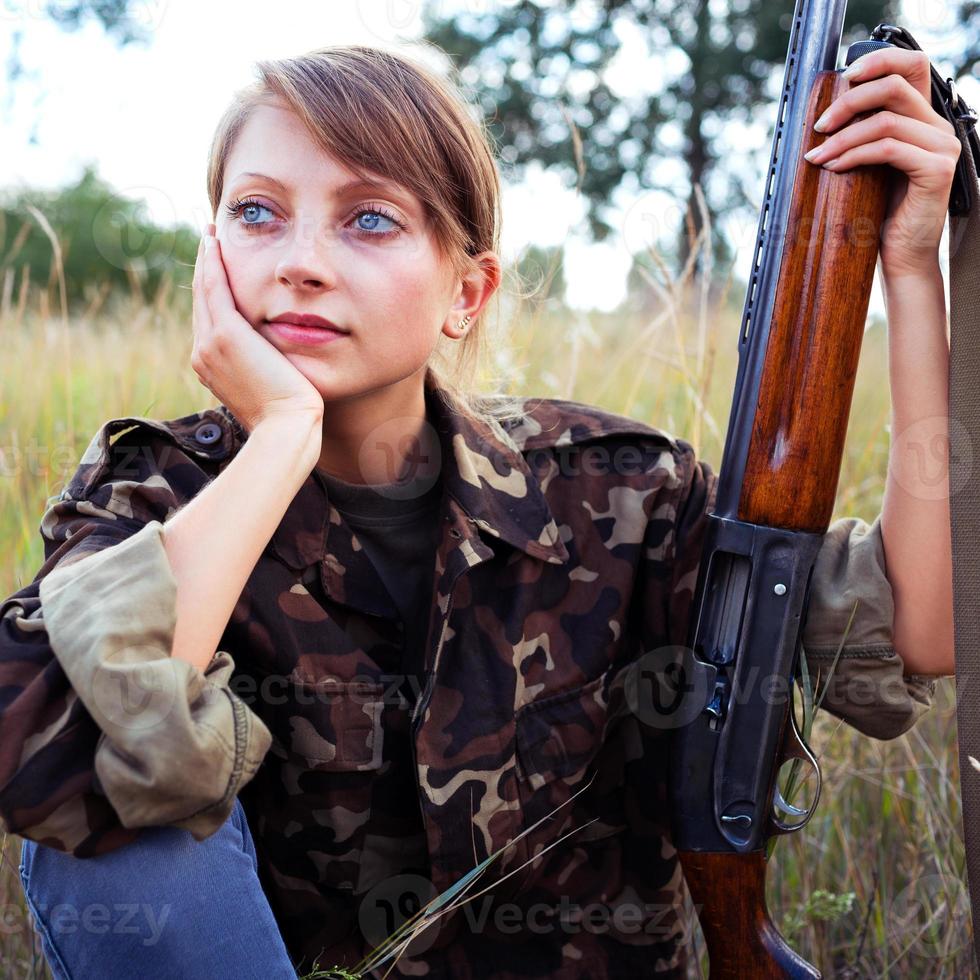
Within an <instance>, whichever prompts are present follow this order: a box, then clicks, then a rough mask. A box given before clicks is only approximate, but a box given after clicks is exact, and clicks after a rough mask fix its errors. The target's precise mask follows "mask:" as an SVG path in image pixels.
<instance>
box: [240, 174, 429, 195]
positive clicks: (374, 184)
mask: <svg viewBox="0 0 980 980" xmlns="http://www.w3.org/2000/svg"><path fill="white" fill-rule="evenodd" d="M243 177H251V178H253V179H255V180H264V181H266V182H267V183H269V184H272V185H273V186H274V187H278V188H279V189H280V190H281V191H283V192H284V193H289V188H288V187H287V186H286V185H285V184H284V183H283V182H282V181H281V180H276V178H275V177H270V176H269V175H268V174H260V173H257V172H255V171H254V170H246V171H244V172H243V173H240V174H239V175H238V176H237V177H235V178H234V180H232V181H231V182H230V184H234V183H235V182H236V181H239V180H241V179H242V178H243ZM229 186H230V185H229ZM362 190H379V191H389V192H391V193H394V194H396V195H398V196H400V197H403V198H407V199H408V201H409V202H410V201H411V198H410V197H409V196H408V193H407V192H406V191H404V190H402V188H401V187H399V186H398V185H397V184H394V183H392V182H391V181H389V180H379V179H377V178H369V177H368V178H365V177H358V178H356V179H355V180H349V181H347V183H345V184H341V185H340V186H339V187H338V188H337V189H336V190H335V191H334V197H336V198H341V197H344V195H346V194H351V193H353V192H354V191H362Z"/></svg>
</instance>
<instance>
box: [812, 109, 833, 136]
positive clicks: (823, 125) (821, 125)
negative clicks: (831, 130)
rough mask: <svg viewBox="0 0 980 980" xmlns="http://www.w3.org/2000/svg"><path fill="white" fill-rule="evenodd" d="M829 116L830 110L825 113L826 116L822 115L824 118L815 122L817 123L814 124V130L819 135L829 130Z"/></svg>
mask: <svg viewBox="0 0 980 980" xmlns="http://www.w3.org/2000/svg"><path fill="white" fill-rule="evenodd" d="M829 115H830V110H829V109H828V110H827V111H826V112H825V113H824V114H823V115H822V116H821V117H820V118H819V119H818V120H817V121H816V122H815V123H814V124H813V128H814V129H815V130H816V131H817V132H818V133H822V132H823V131H824V130H825V129H827V127H828V125H829V120H828V119H827V117H828V116H829Z"/></svg>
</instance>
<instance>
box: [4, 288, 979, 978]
mask: <svg viewBox="0 0 980 980" xmlns="http://www.w3.org/2000/svg"><path fill="white" fill-rule="evenodd" d="M188 281H189V273H188ZM25 296H27V297H28V299H27V301H25ZM187 299H188V296H187V293H186V290H174V291H173V292H172V293H171V294H170V295H167V294H163V295H161V296H157V297H156V298H154V299H152V300H146V299H142V298H140V297H134V298H133V299H132V300H129V301H124V302H121V303H119V304H117V305H116V306H113V307H111V308H109V307H103V308H101V309H99V310H98V311H97V312H95V313H93V314H92V315H90V316H81V315H80V316H78V317H73V318H68V317H66V316H65V315H64V314H62V313H60V312H58V311H57V309H56V306H51V307H49V306H48V304H45V303H43V302H38V301H37V300H36V299H32V298H30V297H29V294H21V293H19V291H18V290H17V289H16V288H14V289H10V288H7V289H5V290H4V295H3V305H2V310H0V342H2V350H3V354H4V356H3V360H2V362H0V451H2V457H0V464H2V470H0V471H2V474H3V479H2V480H0V543H2V549H3V555H4V562H3V566H2V568H0V594H2V595H3V596H7V595H10V594H11V593H12V592H14V591H16V590H17V589H19V588H21V587H23V586H24V585H26V584H27V583H29V582H30V581H31V580H32V579H33V578H34V576H35V574H36V573H37V570H38V569H39V567H40V566H41V564H42V561H43V552H42V541H41V538H40V535H39V533H38V525H39V522H40V518H41V515H42V513H43V512H44V510H45V507H46V501H47V500H48V498H50V497H52V496H56V495H57V494H58V493H59V492H60V490H61V488H62V486H63V485H64V483H65V481H66V479H67V478H68V477H69V476H70V475H71V473H72V472H73V471H74V469H75V467H76V465H77V462H78V460H79V458H80V457H81V455H82V453H83V451H84V450H85V447H86V445H87V444H88V441H89V439H90V438H91V436H92V435H93V433H94V432H95V431H96V430H97V429H98V428H99V426H100V425H101V424H102V423H103V422H104V421H105V420H106V419H108V418H112V417H116V416H122V415H148V416H151V417H156V418H174V417H177V416H180V415H185V414H187V413H189V412H192V411H197V410H199V409H202V408H206V407H210V406H213V405H214V404H215V400H214V398H213V396H212V395H211V393H210V392H209V391H207V390H206V389H205V388H203V387H202V386H201V385H200V384H199V382H198V380H197V377H196V375H195V374H194V372H193V370H192V368H191V367H190V363H189V358H190V351H191V333H190V317H189V314H188V306H187ZM738 299H739V303H738V304H737V305H738V306H739V307H740V299H741V297H740V296H739V297H738ZM659 303H660V306H659V310H660V312H655V313H651V314H649V315H640V314H633V315H631V316H630V317H623V316H613V315H610V314H578V313H571V312H569V311H566V310H561V309H558V308H555V307H554V306H551V307H549V306H541V307H537V308H532V307H528V308H527V309H526V310H524V311H523V312H522V313H521V315H520V318H519V319H518V320H517V325H516V326H515V327H514V328H512V330H511V333H510V342H509V344H508V345H507V346H505V347H502V348H501V351H500V353H499V354H498V355H497V356H498V366H501V367H503V368H504V369H506V370H508V371H509V372H510V373H511V375H512V377H513V379H514V381H513V385H512V390H513V391H516V392H521V393H527V394H530V395H543V396H554V397H561V398H570V399H577V400H581V401H585V402H589V403H593V404H599V405H602V406H603V407H605V408H607V409H610V410H612V411H616V412H621V413H624V414H627V415H631V416H634V417H636V418H639V419H642V420H644V421H647V422H649V423H651V424H653V425H656V426H658V427H660V428H664V429H667V430H669V431H671V432H672V433H674V434H675V435H680V436H683V437H684V438H686V439H688V441H690V442H692V443H693V444H694V446H695V448H696V449H697V450H698V452H699V454H700V455H701V456H703V457H704V458H705V459H707V460H708V461H709V462H711V463H713V464H714V466H715V468H716V469H717V466H718V464H719V463H720V460H721V447H722V443H723V440H724V435H725V429H726V427H727V422H728V411H729V406H730V399H731V391H732V385H733V381H734V377H735V368H736V337H737V333H738V327H739V315H738V312H737V310H736V309H735V308H734V307H733V305H732V304H731V303H729V304H728V305H727V306H724V305H721V306H718V307H717V308H716V307H715V306H714V305H713V304H708V303H702V297H701V296H700V295H699V294H698V293H697V292H694V293H690V292H689V293H687V295H686V298H683V297H681V296H680V287H676V291H672V288H671V284H670V283H669V282H668V283H667V285H666V287H665V288H664V291H663V293H662V295H661V297H660V300H659ZM505 312H506V311H505ZM886 368H887V336H886V330H885V326H884V324H883V323H881V322H872V323H871V324H870V325H869V328H868V330H867V331H866V334H865V339H864V348H863V351H862V358H861V366H860V370H859V375H858V379H857V386H856V391H855V395H854V403H853V408H852V411H851V416H850V426H849V434H848V439H847V447H846V452H845V458H844V462H843V469H842V472H841V480H840V486H839V490H838V495H837V506H836V510H835V514H834V517H835V518H836V517H840V516H845V515H852V516H859V517H862V518H864V519H865V520H866V521H868V522H869V523H870V522H871V520H872V519H873V518H874V516H875V515H876V514H877V513H878V510H879V508H880V505H881V496H882V492H883V489H884V483H885V471H886V463H887V457H888V446H889V433H888V421H889V396H888V377H887V372H886ZM953 693H954V687H953V682H952V679H943V680H942V681H940V684H939V687H938V689H937V696H936V703H935V707H934V709H933V710H932V711H931V712H930V713H929V714H928V715H927V716H926V717H925V719H924V720H923V721H922V722H921V723H920V724H919V725H918V726H917V727H916V728H914V729H913V730H912V731H911V732H909V733H908V734H906V735H904V736H901V737H900V738H898V739H895V740H893V741H890V742H878V741H874V740H871V739H869V738H865V737H864V736H862V735H860V734H859V733H857V732H856V731H854V730H853V729H851V728H849V727H848V726H846V725H844V724H842V723H839V722H837V721H836V719H834V718H832V717H831V716H830V715H826V714H825V713H823V712H819V713H818V716H817V718H816V723H815V727H814V730H813V733H812V738H811V744H812V747H813V749H814V751H815V752H816V753H817V755H818V757H819V758H820V761H821V766H822V769H823V776H824V786H823V795H822V798H821V803H820V806H819V808H818V811H817V813H816V815H815V816H814V818H813V819H812V820H811V822H810V823H809V825H808V826H807V827H806V828H805V829H804V830H803V831H802V832H800V833H797V834H794V835H791V836H789V837H787V838H785V839H783V840H781V841H780V842H779V844H778V846H777V847H776V850H775V854H774V857H773V859H772V861H771V862H770V872H769V875H768V883H769V884H768V899H769V905H770V909H771V910H772V914H773V918H774V920H775V921H776V924H777V925H778V926H779V928H780V929H781V931H782V932H783V934H784V935H785V936H786V937H787V939H789V940H790V942H791V943H792V944H793V945H794V947H795V948H796V949H797V950H798V951H799V952H800V953H801V954H802V955H804V956H805V957H806V958H807V959H808V960H809V961H810V962H812V963H814V964H816V965H817V966H818V967H819V968H820V969H821V970H822V972H823V975H824V976H825V977H850V978H857V977H860V978H866V977H908V978H916V980H927V978H933V977H935V978H940V977H942V978H949V977H966V976H970V975H971V974H970V963H971V951H970V937H971V931H970V922H969V904H968V899H967V894H966V888H965V883H964V877H963V876H964V867H965V866H964V856H963V847H962V843H961V839H960V799H959V788H958V787H959V784H958V773H957V766H956V763H957V757H956V735H955V732H956V728H955V705H954V698H953ZM2 844H3V848H2V852H0V858H2V868H0V910H3V915H2V916H0V976H2V977H17V978H21V977H32V978H33V977H47V976H49V975H50V974H49V973H48V971H47V968H46V966H45V964H44V960H43V956H42V955H41V952H40V943H39V941H38V940H37V939H36V938H35V936H34V934H33V932H32V929H31V925H30V919H29V917H28V915H27V913H26V911H25V907H24V898H23V893H22V890H21V887H20V881H19V877H18V873H17V865H18V862H19V854H20V839H19V838H16V837H14V836H12V835H6V836H4V838H3V840H2ZM705 975H706V974H705Z"/></svg>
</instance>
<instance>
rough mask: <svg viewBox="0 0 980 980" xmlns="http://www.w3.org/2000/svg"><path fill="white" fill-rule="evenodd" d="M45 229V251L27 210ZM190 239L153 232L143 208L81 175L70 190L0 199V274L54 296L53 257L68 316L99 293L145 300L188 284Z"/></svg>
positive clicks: (176, 232) (178, 231) (180, 232)
mask: <svg viewBox="0 0 980 980" xmlns="http://www.w3.org/2000/svg"><path fill="white" fill-rule="evenodd" d="M32 207H33V208H36V209H37V210H38V211H39V212H40V213H41V214H42V215H43V217H44V218H45V219H46V220H47V222H48V223H49V224H50V226H51V228H52V230H53V232H54V234H55V237H56V238H57V240H58V245H57V246H55V245H54V243H52V241H51V239H50V237H49V236H48V235H47V234H46V232H45V230H44V228H43V227H42V223H41V222H40V221H39V220H38V218H37V217H36V216H35V215H34V214H33V213H32V211H31V210H30V208H32ZM197 241H198V234H197V232H195V231H194V230H193V229H190V228H187V227H176V228H161V227H158V226H157V225H155V224H154V223H153V222H152V221H151V220H150V219H149V218H148V217H147V215H146V206H145V203H144V202H143V201H139V200H131V199H130V198H127V197H123V196H121V195H120V194H118V193H117V192H116V191H115V190H114V189H113V188H112V187H110V186H109V185H108V184H106V183H105V182H104V181H102V180H101V179H100V178H99V177H98V176H97V174H96V172H95V169H94V168H93V167H87V168H86V169H85V171H84V173H83V174H82V176H81V178H80V179H79V180H78V181H77V183H75V184H74V185H69V186H66V187H63V188H60V189H58V190H55V191H48V190H37V189H33V188H26V189H24V188H22V189H19V190H16V191H11V190H8V191H6V192H4V193H3V196H2V198H0V274H8V270H11V272H10V274H12V275H13V276H14V277H15V282H17V283H19V282H20V281H21V280H22V279H24V278H27V279H29V280H30V281H31V282H33V283H36V284H38V285H39V286H40V287H41V288H42V289H45V290H49V291H51V293H52V295H56V293H55V285H56V283H57V278H58V272H57V268H58V264H59V263H58V255H57V250H58V248H60V250H61V256H60V259H61V264H62V265H63V266H64V276H65V287H66V293H67V299H68V303H69V309H72V308H74V307H76V306H77V305H78V304H80V303H82V302H84V303H86V304H88V303H90V302H91V301H92V298H93V295H95V294H96V293H97V292H98V291H99V290H100V289H101V288H105V289H111V290H117V291H119V290H121V291H124V292H125V293H127V294H128V293H130V292H133V291H135V292H137V293H138V294H141V295H143V296H153V295H156V294H157V293H158V291H159V290H160V289H161V288H163V287H164V286H165V285H167V284H168V283H172V282H174V281H183V280H185V279H189V275H188V274H187V271H186V267H187V266H191V267H192V266H193V264H194V257H195V254H196V252H197Z"/></svg>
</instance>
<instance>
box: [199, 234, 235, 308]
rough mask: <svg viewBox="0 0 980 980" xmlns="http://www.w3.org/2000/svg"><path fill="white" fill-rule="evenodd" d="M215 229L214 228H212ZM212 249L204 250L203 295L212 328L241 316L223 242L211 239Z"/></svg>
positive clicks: (212, 237)
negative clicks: (226, 268) (229, 279)
mask: <svg viewBox="0 0 980 980" xmlns="http://www.w3.org/2000/svg"><path fill="white" fill-rule="evenodd" d="M212 227H213V226H212ZM209 241H210V246H211V247H210V248H205V250H204V270H203V279H202V281H201V283H202V287H203V288H202V290H201V291H202V293H203V294H204V300H205V303H206V304H207V308H208V313H209V322H210V324H211V325H212V327H213V326H214V325H215V324H217V323H230V322H232V320H234V319H236V318H238V317H240V316H241V314H240V313H239V312H238V308H237V307H236V306H235V300H234V297H233V296H232V295H231V286H230V285H229V284H228V274H227V273H226V271H225V264H224V262H223V261H222V258H221V242H219V241H218V239H217V238H215V237H214V236H213V235H212V236H211V237H210V240H209Z"/></svg>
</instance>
